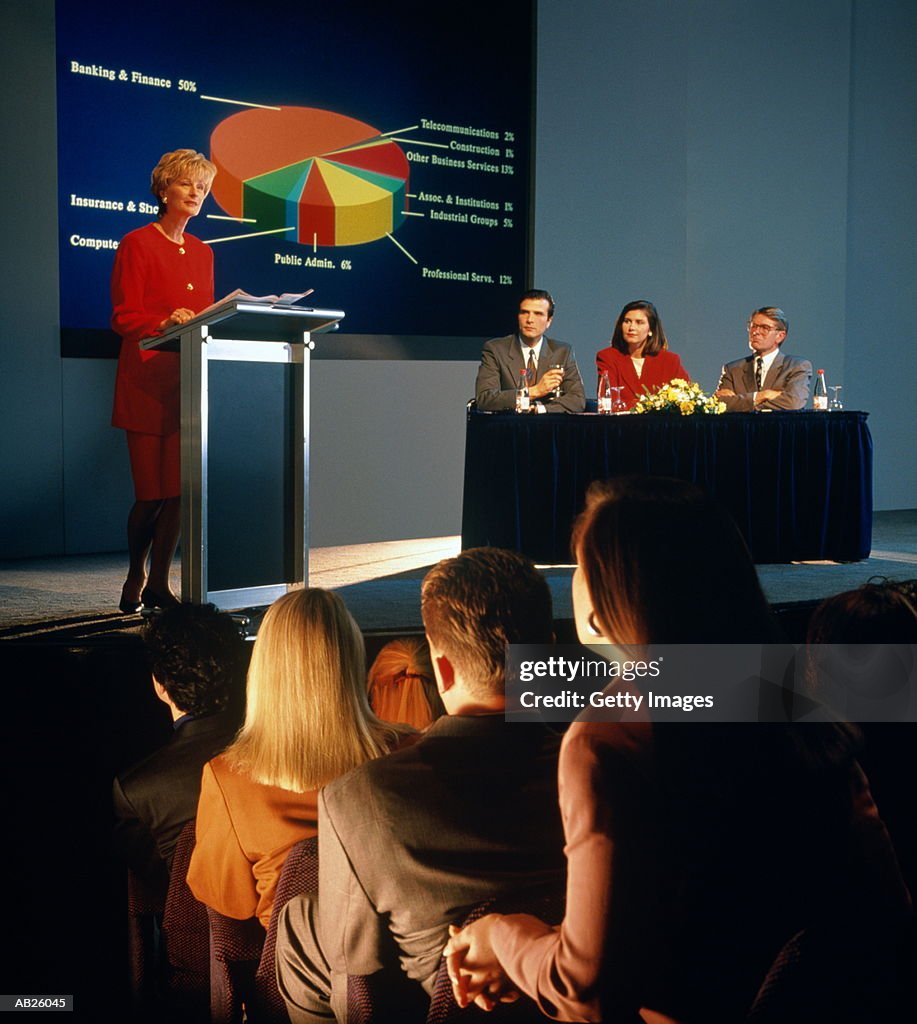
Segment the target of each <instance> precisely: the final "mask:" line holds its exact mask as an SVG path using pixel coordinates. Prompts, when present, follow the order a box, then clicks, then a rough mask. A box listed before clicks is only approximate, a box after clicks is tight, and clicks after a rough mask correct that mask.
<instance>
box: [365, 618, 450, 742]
mask: <svg viewBox="0 0 917 1024" xmlns="http://www.w3.org/2000/svg"><path fill="white" fill-rule="evenodd" d="M367 688H368V691H369V703H370V705H371V707H372V709H373V711H374V712H375V713H376V714H377V715H378V716H379V718H381V719H382V720H383V721H386V722H407V723H408V725H413V726H414V728H415V729H425V728H426V727H427V726H428V725H429V724H430V723H431V722H432V721H433V720H434V719H436V718H439V716H440V715H442V714H443V710H444V709H443V706H442V702H441V700H440V698H439V694H438V693H437V692H436V679H435V677H434V675H433V663H432V662H431V661H430V647H429V645H428V644H427V642H426V640H424V639H423V638H422V637H419V636H405V637H398V638H397V639H395V640H389V642H388V643H387V644H386V645H385V646H384V647H383V648H382V649H381V650H380V651H379V653H378V654H377V655H376V659H375V661H374V662H373V663H372V665H371V666H370V669H369V677H368V679H367Z"/></svg>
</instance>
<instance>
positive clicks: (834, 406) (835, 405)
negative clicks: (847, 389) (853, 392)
mask: <svg viewBox="0 0 917 1024" xmlns="http://www.w3.org/2000/svg"><path fill="white" fill-rule="evenodd" d="M843 386H844V385H843V384H832V385H830V387H829V388H828V390H829V391H833V392H834V394H833V395H832V396H831V404H830V405H829V406H828V408H829V410H830V411H831V412H842V411H843V409H844V405H843V403H842V402H841V396H840V395H839V394H838V392H839V391H840V390H841V389H842V388H843Z"/></svg>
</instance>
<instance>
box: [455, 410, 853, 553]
mask: <svg viewBox="0 0 917 1024" xmlns="http://www.w3.org/2000/svg"><path fill="white" fill-rule="evenodd" d="M867 415H868V414H867V413H865V412H837V413H822V412H794V413H727V414H724V415H722V416H684V417H682V416H677V415H669V414H665V413H663V414H650V415H642V416H634V415H631V416H596V415H579V416H570V415H563V414H548V415H542V416H536V415H528V416H518V415H515V414H513V413H509V414H496V415H494V414H487V413H479V412H476V411H474V410H472V411H470V412H469V414H468V424H467V435H466V442H465V492H464V501H463V507H462V547H463V548H467V547H477V546H480V545H492V546H495V547H505V548H513V549H515V550H517V551H521V552H523V553H524V554H526V555H528V556H529V557H531V558H533V559H534V560H535V561H537V562H544V563H552V564H556V563H559V562H570V561H572V558H571V555H570V528H571V525H572V523H573V520H574V518H575V517H576V515H577V514H578V513H579V512H580V511H581V509H582V507H583V501H584V498H585V494H586V489H587V487H588V486H589V484H590V483H591V482H592V481H593V480H600V479H609V478H611V477H615V476H621V475H625V474H630V473H650V474H653V475H656V476H672V477H678V478H680V479H683V480H691V481H694V482H696V483H699V484H701V485H703V486H704V487H705V488H706V489H707V491H708V492H709V493H710V494H712V495H713V496H714V497H715V498H716V499H717V500H718V501H720V503H721V504H723V505H724V506H725V507H726V508H727V509H728V510H729V512H730V513H731V514H732V516H733V518H734V519H735V521H736V522H737V523H738V525H739V529H740V530H741V531H742V533H743V535H744V536H745V539H746V541H747V542H748V545H749V548H750V549H751V553H752V556H753V558H754V560H755V561H756V562H759V563H760V562H791V561H802V560H815V559H831V560H834V561H845V562H852V561H858V560H860V559H863V558H866V557H867V556H868V555H869V551H870V546H871V535H872V438H871V436H870V433H869V428H868V427H867V425H866V417H867Z"/></svg>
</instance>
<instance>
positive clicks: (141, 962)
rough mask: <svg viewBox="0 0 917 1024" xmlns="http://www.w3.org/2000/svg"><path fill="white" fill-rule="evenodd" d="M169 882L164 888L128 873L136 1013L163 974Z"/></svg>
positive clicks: (129, 943)
mask: <svg viewBox="0 0 917 1024" xmlns="http://www.w3.org/2000/svg"><path fill="white" fill-rule="evenodd" d="M167 885H168V883H167V881H166V879H165V878H163V879H162V885H161V887H156V886H154V885H152V884H151V883H149V882H147V881H146V880H145V879H143V878H142V877H141V876H140V875H138V874H136V873H135V872H134V871H131V870H130V869H128V872H127V953H128V968H129V972H130V975H129V976H130V987H131V997H132V1001H133V1004H134V1008H135V1011H137V1012H138V1013H139V1012H140V1010H141V1008H142V1007H144V1006H146V1005H148V1004H149V1002H150V1000H151V999H152V998H153V997H154V993H155V990H156V979H157V977H158V974H159V954H160V929H161V927H162V913H163V910H164V909H165V905H166V888H167Z"/></svg>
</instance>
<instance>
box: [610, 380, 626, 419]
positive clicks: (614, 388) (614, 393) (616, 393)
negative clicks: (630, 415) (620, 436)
mask: <svg viewBox="0 0 917 1024" xmlns="http://www.w3.org/2000/svg"><path fill="white" fill-rule="evenodd" d="M623 390H624V385H623V384H612V385H611V411H612V412H613V413H615V414H616V415H617V414H618V413H622V412H627V406H626V405H625V404H624V399H623V398H622V397H621V392H622V391H623Z"/></svg>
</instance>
